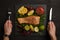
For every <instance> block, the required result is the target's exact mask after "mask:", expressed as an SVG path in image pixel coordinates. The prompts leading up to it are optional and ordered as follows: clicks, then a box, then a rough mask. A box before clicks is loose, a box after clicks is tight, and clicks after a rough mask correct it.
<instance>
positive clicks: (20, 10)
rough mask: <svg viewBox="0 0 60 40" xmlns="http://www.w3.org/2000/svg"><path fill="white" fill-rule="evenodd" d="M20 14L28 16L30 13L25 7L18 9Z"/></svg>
mask: <svg viewBox="0 0 60 40" xmlns="http://www.w3.org/2000/svg"><path fill="white" fill-rule="evenodd" d="M18 12H19V14H21V15H24V14H26V13H27V12H28V9H27V8H26V7H24V6H21V7H20V8H19V9H18Z"/></svg>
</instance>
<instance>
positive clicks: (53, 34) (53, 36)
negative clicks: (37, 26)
mask: <svg viewBox="0 0 60 40" xmlns="http://www.w3.org/2000/svg"><path fill="white" fill-rule="evenodd" d="M48 32H49V35H50V37H51V39H52V40H56V27H55V24H54V22H52V21H50V22H49V23H48Z"/></svg>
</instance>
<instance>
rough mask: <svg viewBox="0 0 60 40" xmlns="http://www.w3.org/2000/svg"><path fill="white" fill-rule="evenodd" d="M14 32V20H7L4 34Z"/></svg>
mask: <svg viewBox="0 0 60 40" xmlns="http://www.w3.org/2000/svg"><path fill="white" fill-rule="evenodd" d="M11 32H12V22H11V20H7V21H6V22H5V24H4V34H7V35H10V34H11Z"/></svg>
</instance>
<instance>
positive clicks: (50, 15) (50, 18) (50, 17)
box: [49, 8, 52, 21]
mask: <svg viewBox="0 0 60 40" xmlns="http://www.w3.org/2000/svg"><path fill="white" fill-rule="evenodd" d="M51 20H52V8H51V9H50V14H49V21H51Z"/></svg>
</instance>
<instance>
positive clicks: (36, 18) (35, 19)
mask: <svg viewBox="0 0 60 40" xmlns="http://www.w3.org/2000/svg"><path fill="white" fill-rule="evenodd" d="M18 22H19V23H20V24H22V23H28V24H34V25H37V24H39V22H40V17H39V16H29V17H24V18H18Z"/></svg>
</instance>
